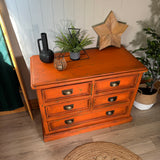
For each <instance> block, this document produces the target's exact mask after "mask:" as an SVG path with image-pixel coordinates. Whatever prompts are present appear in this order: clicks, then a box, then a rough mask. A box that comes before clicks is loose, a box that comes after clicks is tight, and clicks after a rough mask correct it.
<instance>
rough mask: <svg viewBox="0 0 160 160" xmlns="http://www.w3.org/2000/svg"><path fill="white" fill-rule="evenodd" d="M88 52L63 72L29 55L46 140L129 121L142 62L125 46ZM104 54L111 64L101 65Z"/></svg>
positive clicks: (142, 69) (143, 67) (143, 69)
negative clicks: (83, 58) (84, 57)
mask: <svg viewBox="0 0 160 160" xmlns="http://www.w3.org/2000/svg"><path fill="white" fill-rule="evenodd" d="M87 51H88V53H89V56H91V57H90V58H89V59H86V60H81V61H76V62H73V63H75V64H74V68H70V69H67V70H65V71H64V72H59V71H57V70H55V69H54V68H53V64H52V66H51V65H50V64H49V65H48V64H45V63H42V62H41V63H39V62H40V60H39V57H38V56H33V57H31V86H32V87H33V88H34V89H37V95H38V99H39V105H40V110H41V115H42V125H43V135H44V141H50V140H55V139H58V138H63V137H66V136H71V135H75V134H80V133H84V132H88V131H91V130H95V129H100V128H105V127H110V126H114V125H118V124H122V123H126V122H129V121H131V120H132V117H131V115H130V111H131V108H132V104H133V101H134V98H135V95H136V92H137V89H138V86H139V83H140V79H141V76H142V73H143V72H144V71H146V68H145V66H143V65H142V64H141V63H140V62H138V61H137V60H136V59H135V58H134V57H133V56H131V54H130V53H129V52H128V51H126V50H125V49H124V48H123V47H122V48H120V49H118V50H117V49H116V48H113V47H112V48H107V49H106V50H105V51H103V52H100V51H97V49H90V50H87ZM101 53H102V54H101ZM93 55H94V56H93ZM106 55H107V56H108V57H109V60H110V61H108V58H107V57H105V56H106ZM120 57H121V60H122V61H123V63H122V62H121V60H120V59H119V61H118V62H119V63H118V64H115V62H116V61H115V60H116V59H117V60H118V58H120ZM126 57H127V58H126ZM104 58H105V60H107V62H110V63H104V61H103V60H104ZM124 59H125V60H124ZM95 60H96V61H95ZM129 62H130V63H129ZM70 63H72V62H70ZM73 63H72V65H73ZM130 64H134V65H133V66H132V65H130ZM121 66H123V67H122V68H121ZM71 67H72V66H71ZM90 67H92V68H90ZM135 67H136V68H135ZM117 68H118V69H117ZM75 69H76V70H75ZM114 69H117V70H116V71H115V70H114ZM54 71H56V72H55V73H54V76H53V74H52V72H54ZM77 71H78V72H77ZM86 71H87V72H86ZM40 72H41V73H40ZM86 73H87V75H86ZM39 74H40V75H39ZM48 79H50V81H49V80H48ZM126 91H127V92H126ZM107 94H108V95H107ZM84 99H87V101H83V100H84ZM82 102H83V103H82ZM86 102H87V103H86ZM68 103H69V104H68ZM66 106H67V108H68V107H69V108H70V109H69V111H68V110H66V109H65V107H66Z"/></svg>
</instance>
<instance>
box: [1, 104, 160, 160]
mask: <svg viewBox="0 0 160 160" xmlns="http://www.w3.org/2000/svg"><path fill="white" fill-rule="evenodd" d="M159 106H160V103H157V104H156V105H155V106H153V108H151V109H150V110H148V111H139V110H137V109H136V108H134V107H133V108H132V112H131V114H132V116H133V121H132V122H130V123H125V124H122V125H118V126H113V127H109V128H104V129H100V130H95V131H92V132H87V133H83V134H79V135H75V136H71V137H66V138H62V139H59V140H55V141H51V142H49V143H44V142H43V140H42V128H41V121H40V119H41V116H40V112H39V110H34V111H33V115H34V121H32V120H31V119H30V117H29V115H28V114H27V113H26V112H22V113H16V114H13V115H5V116H0V131H1V132H0V146H1V152H0V160H4V159H5V160H13V159H16V160H28V159H34V160H44V159H54V160H62V159H63V158H64V157H65V156H66V155H67V154H68V153H69V152H70V151H71V150H73V149H74V148H75V147H77V146H79V145H82V144H85V143H88V142H95V141H105V142H112V143H117V144H120V145H122V146H124V147H126V148H128V149H129V150H131V151H132V152H134V153H136V154H137V155H139V156H140V157H141V158H142V159H143V160H159V157H160V145H159V144H160V135H159V133H160V127H159V126H160V116H159V112H160V107H159Z"/></svg>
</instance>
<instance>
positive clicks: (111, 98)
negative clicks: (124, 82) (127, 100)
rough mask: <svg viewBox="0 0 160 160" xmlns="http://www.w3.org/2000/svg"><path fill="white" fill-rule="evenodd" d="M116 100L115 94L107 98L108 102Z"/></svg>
mask: <svg viewBox="0 0 160 160" xmlns="http://www.w3.org/2000/svg"><path fill="white" fill-rule="evenodd" d="M116 100H117V96H115V97H109V98H108V101H109V102H114V101H116Z"/></svg>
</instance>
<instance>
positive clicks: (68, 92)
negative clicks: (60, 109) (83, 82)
mask: <svg viewBox="0 0 160 160" xmlns="http://www.w3.org/2000/svg"><path fill="white" fill-rule="evenodd" d="M72 93H73V89H67V90H63V91H62V94H63V95H70V94H72Z"/></svg>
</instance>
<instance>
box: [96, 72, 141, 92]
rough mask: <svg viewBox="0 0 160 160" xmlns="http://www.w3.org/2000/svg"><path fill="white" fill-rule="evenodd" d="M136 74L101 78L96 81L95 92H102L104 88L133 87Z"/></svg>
mask: <svg viewBox="0 0 160 160" xmlns="http://www.w3.org/2000/svg"><path fill="white" fill-rule="evenodd" d="M137 77H138V75H131V76H124V77H116V78H111V79H103V80H98V81H96V84H95V92H96V93H97V92H102V91H105V90H107V91H108V90H117V89H121V88H131V87H134V86H135V84H136V81H137Z"/></svg>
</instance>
